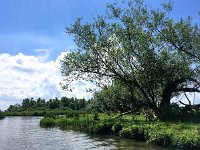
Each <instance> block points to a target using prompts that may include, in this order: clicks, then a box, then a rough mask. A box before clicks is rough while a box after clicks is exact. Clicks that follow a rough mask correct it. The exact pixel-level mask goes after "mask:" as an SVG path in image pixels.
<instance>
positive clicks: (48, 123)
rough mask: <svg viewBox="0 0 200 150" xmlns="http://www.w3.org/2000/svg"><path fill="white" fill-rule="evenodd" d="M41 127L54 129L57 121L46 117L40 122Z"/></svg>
mask: <svg viewBox="0 0 200 150" xmlns="http://www.w3.org/2000/svg"><path fill="white" fill-rule="evenodd" d="M40 126H41V127H54V126H55V120H54V119H53V118H49V117H46V118H44V119H42V120H41V121H40Z"/></svg>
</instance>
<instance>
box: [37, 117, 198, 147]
mask: <svg viewBox="0 0 200 150" xmlns="http://www.w3.org/2000/svg"><path fill="white" fill-rule="evenodd" d="M116 116H117V115H116V114H111V115H110V116H108V115H107V114H98V119H97V120H95V119H94V114H79V116H78V117H77V116H76V117H67V118H66V117H56V118H54V119H53V118H49V117H47V118H44V119H42V120H41V123H40V125H41V126H42V127H45V126H47V127H60V128H62V129H73V130H81V131H85V132H88V133H92V134H115V135H119V136H122V137H125V138H130V139H134V140H144V141H146V142H147V143H152V144H156V145H159V146H164V147H168V148H172V149H185V150H187V149H199V148H200V134H199V133H200V128H199V123H188V122H184V123H183V122H179V123H172V122H160V121H146V120H145V119H144V118H143V116H135V117H134V119H133V117H132V116H131V115H126V116H123V118H121V119H120V120H119V119H118V118H116Z"/></svg>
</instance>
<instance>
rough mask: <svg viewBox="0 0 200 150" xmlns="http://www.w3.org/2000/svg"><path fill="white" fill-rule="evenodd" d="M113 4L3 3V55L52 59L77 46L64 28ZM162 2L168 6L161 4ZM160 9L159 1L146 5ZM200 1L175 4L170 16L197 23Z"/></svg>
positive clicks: (76, 0) (62, 0)
mask: <svg viewBox="0 0 200 150" xmlns="http://www.w3.org/2000/svg"><path fill="white" fill-rule="evenodd" d="M112 1H113V0H98V1H97V0H1V5H0V35H1V36H0V53H9V54H12V55H16V54H18V53H19V52H21V53H24V54H28V55H35V54H36V53H35V51H34V49H50V50H51V55H50V58H51V59H56V57H57V55H59V54H60V52H61V51H64V50H67V49H69V48H71V47H73V46H74V43H73V39H72V37H69V36H67V35H66V34H65V33H64V30H65V27H66V26H69V25H70V24H72V23H73V22H74V21H75V19H76V18H77V17H81V16H83V17H84V19H85V20H87V21H91V20H92V18H93V17H95V15H96V12H98V13H99V14H102V13H104V12H105V11H104V8H105V5H106V3H110V2H112ZM160 2H166V0H162V1H160ZM147 4H148V5H149V6H151V7H152V8H158V7H159V6H160V3H158V1H149V2H148V3H147ZM199 11H200V1H199V0H176V1H175V2H174V10H173V12H172V14H171V16H173V17H174V18H180V17H186V16H188V15H190V16H192V17H193V20H194V22H198V20H199V19H200V17H198V12H199Z"/></svg>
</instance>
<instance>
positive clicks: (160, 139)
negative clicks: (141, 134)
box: [148, 129, 172, 147]
mask: <svg viewBox="0 0 200 150" xmlns="http://www.w3.org/2000/svg"><path fill="white" fill-rule="evenodd" d="M148 136H149V140H148V142H150V143H153V144H156V145H159V146H164V147H166V146H169V145H170V144H171V142H172V139H171V138H172V133H171V132H169V131H166V130H162V129H159V130H153V131H151V132H150V133H149V135H148Z"/></svg>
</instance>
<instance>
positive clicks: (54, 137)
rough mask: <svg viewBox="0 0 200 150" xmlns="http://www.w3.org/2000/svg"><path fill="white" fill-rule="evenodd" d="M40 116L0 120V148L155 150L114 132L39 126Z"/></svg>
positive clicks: (20, 149)
mask: <svg viewBox="0 0 200 150" xmlns="http://www.w3.org/2000/svg"><path fill="white" fill-rule="evenodd" d="M40 119H41V117H6V118H4V119H2V120H0V150H111V149H119V150H146V149H148V150H156V149H159V150H160V149H161V148H160V147H152V146H151V147H150V146H147V145H146V144H145V143H144V142H135V141H133V140H127V139H120V138H117V137H114V136H91V135H88V134H85V133H80V132H75V131H62V130H60V129H58V128H41V127H40V126H39V121H40Z"/></svg>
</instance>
